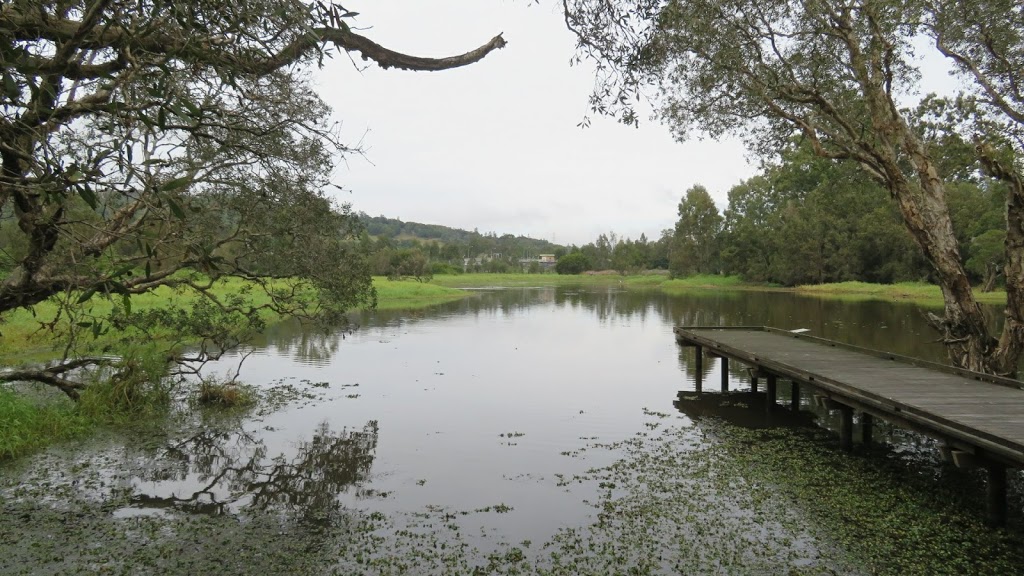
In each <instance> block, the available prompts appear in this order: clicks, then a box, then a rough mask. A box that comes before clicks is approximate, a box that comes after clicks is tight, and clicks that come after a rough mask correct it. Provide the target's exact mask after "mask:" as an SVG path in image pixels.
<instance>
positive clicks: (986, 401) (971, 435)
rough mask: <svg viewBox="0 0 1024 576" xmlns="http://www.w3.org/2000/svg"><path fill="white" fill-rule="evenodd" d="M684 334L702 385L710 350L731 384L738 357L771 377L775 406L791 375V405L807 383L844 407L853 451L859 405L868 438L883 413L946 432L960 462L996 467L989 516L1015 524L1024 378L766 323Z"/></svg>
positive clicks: (1023, 452) (842, 431) (1023, 462)
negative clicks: (1010, 480)
mask: <svg viewBox="0 0 1024 576" xmlns="http://www.w3.org/2000/svg"><path fill="white" fill-rule="evenodd" d="M675 335H676V341H677V342H678V343H679V344H681V345H683V346H695V347H696V348H697V366H696V372H697V375H698V376H697V378H698V389H699V388H700V387H701V386H702V383H701V382H700V378H701V376H700V375H701V372H702V366H701V363H702V362H703V356H704V355H705V354H706V355H708V356H711V357H717V358H720V359H721V360H720V361H721V363H722V390H723V391H725V390H727V389H728V374H729V370H728V365H729V364H728V363H729V361H730V360H734V361H737V362H740V363H742V364H744V365H746V366H747V367H748V368H749V370H750V374H751V384H752V388H753V389H754V390H756V389H757V386H758V382H759V380H760V379H764V381H765V395H766V400H767V402H766V403H765V406H766V407H767V409H768V410H776V409H778V407H779V405H778V402H777V400H778V399H777V398H776V395H777V394H776V390H777V381H778V380H779V379H784V380H789V381H791V382H792V383H793V385H792V396H791V398H790V399H789V400H790V402H789V405H790V407H791V408H792V409H796V410H798V409H799V406H800V394H801V389H803V390H805V391H806V392H805V393H806V394H809V395H810V396H811V397H812V398H813V399H814V401H815V402H816V403H818V404H819V405H824V406H826V407H828V408H829V409H835V410H839V411H840V414H841V418H840V428H839V443H840V446H841V447H842V448H843V449H844V450H851V449H852V448H853V444H854V438H853V418H854V412H858V413H859V414H860V421H861V437H860V441H861V442H864V443H870V442H871V429H872V423H873V419H874V418H881V419H884V420H886V421H889V422H892V423H893V424H896V425H898V426H902V427H905V428H909V429H912V430H915V431H918V432H920V433H922V434H925V435H927V436H931V437H933V438H937V439H939V440H940V441H942V442H943V445H944V448H943V455H944V456H945V457H947V458H948V459H950V460H951V461H952V462H954V463H955V464H956V465H957V466H959V467H962V468H974V467H982V468H985V469H986V470H987V471H988V485H987V492H988V498H987V507H988V518H989V521H990V522H991V523H992V524H995V525H1002V524H1004V523H1005V522H1006V513H1007V504H1006V473H1007V469H1008V468H1024V390H1022V389H1021V382H1019V381H1017V380H1012V379H1009V378H1001V377H998V376H991V375H988V374H981V373H977V372H971V371H969V370H962V369H958V368H953V367H950V366H945V365H942V364H936V363H934V362H926V361H923V360H918V359H914V358H908V357H905V356H899V355H897V354H890V353H888V352H880V351H877V350H870V349H867V348H860V347H857V346H851V345H849V344H843V343H841V342H834V341H831V340H825V339H823V338H816V337H813V336H809V335H806V334H798V333H793V332H789V331H786V330H779V329H776V328H767V327H763V326H755V327H690V326H684V327H678V328H676V329H675Z"/></svg>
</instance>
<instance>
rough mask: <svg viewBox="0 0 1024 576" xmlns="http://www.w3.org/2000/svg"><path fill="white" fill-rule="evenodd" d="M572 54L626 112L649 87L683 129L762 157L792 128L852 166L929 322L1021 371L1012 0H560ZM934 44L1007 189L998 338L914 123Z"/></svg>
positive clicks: (1021, 215) (990, 368)
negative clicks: (906, 237)
mask: <svg viewBox="0 0 1024 576" xmlns="http://www.w3.org/2000/svg"><path fill="white" fill-rule="evenodd" d="M565 10H566V20H567V23H568V25H569V27H570V28H571V29H573V30H574V31H575V32H576V33H577V34H578V36H579V46H580V50H581V55H585V56H589V57H593V58H594V59H596V60H597V62H599V68H598V83H597V89H596V90H595V93H594V97H593V105H594V107H595V109H596V110H598V111H600V112H605V113H609V114H617V115H619V116H620V117H621V118H622V119H623V120H625V121H626V122H635V121H636V119H637V112H636V109H635V108H634V106H633V103H634V102H636V98H635V96H637V95H638V94H639V93H641V92H643V90H644V87H646V86H657V87H658V93H657V96H656V97H655V101H656V104H657V108H658V110H659V114H660V117H661V118H662V119H663V120H664V121H665V122H666V123H668V124H669V125H670V126H671V127H672V128H673V130H674V131H675V133H676V134H677V135H678V136H679V137H685V136H687V135H688V134H689V133H690V132H691V131H694V130H699V131H701V132H703V133H705V134H707V135H710V136H711V137H718V136H721V135H723V134H726V133H732V134H739V135H741V136H743V137H745V138H746V140H747V141H748V142H749V144H750V146H752V148H753V149H754V150H756V151H758V152H760V153H762V154H763V155H765V156H770V155H772V154H774V153H776V152H777V151H778V150H780V149H782V148H783V147H784V146H785V145H786V143H787V142H789V141H791V139H792V138H794V137H797V138H799V139H802V140H803V141H805V142H808V143H809V144H810V145H811V146H812V148H813V150H814V151H815V153H816V154H818V155H819V156H822V157H825V158H829V159H832V160H836V161H843V162H852V163H854V164H856V165H858V166H859V167H860V168H861V169H863V170H864V171H865V172H866V173H867V174H869V175H870V176H871V177H872V178H874V179H875V180H876V181H878V182H879V183H880V184H882V185H883V186H884V187H885V188H886V190H888V192H889V194H890V196H891V197H892V199H893V201H894V202H895V203H896V205H897V206H898V208H899V211H900V214H901V215H902V218H903V222H904V224H905V226H906V227H907V229H908V230H909V231H910V233H911V235H912V236H913V238H914V240H915V241H916V243H917V244H918V245H919V246H920V248H921V250H922V251H923V254H924V255H925V257H926V258H927V259H928V261H929V262H930V264H931V266H932V268H933V269H934V276H935V278H936V280H937V282H938V284H939V285H940V287H941V289H942V294H943V299H944V304H945V313H944V315H943V316H942V317H937V316H933V317H932V320H933V324H934V326H935V327H936V328H937V329H938V330H939V331H940V333H941V335H942V338H943V341H944V342H945V344H946V346H947V348H948V351H949V354H950V358H951V360H952V361H953V363H954V364H956V365H958V366H962V367H966V368H970V369H974V370H980V371H985V372H990V373H998V374H1015V373H1016V367H1017V363H1018V360H1019V358H1020V355H1021V352H1022V350H1024V186H1021V183H1022V182H1024V180H1022V179H1021V177H1020V174H1021V170H1020V162H1019V161H1018V160H1017V158H1018V157H1019V154H1018V153H1019V152H1020V150H1021V145H1020V139H1019V138H1015V137H1017V136H1018V131H1016V129H1018V128H1019V127H1020V126H1021V125H1022V124H1021V122H1020V120H1021V117H1020V116H1018V115H1017V114H1018V113H1020V112H1021V107H1020V104H1021V102H1022V100H1021V99H1020V91H1019V88H1020V81H1021V74H1024V72H1022V70H1024V67H1022V66H1021V59H1022V58H1024V50H1022V46H1024V44H1022V18H1024V17H1022V10H1024V9H1022V7H1021V6H1020V4H1019V3H1016V2H1012V1H1010V0H1006V1H995V0H992V1H989V0H982V1H980V2H970V3H966V2H956V1H953V0H949V1H944V0H938V1H935V2H928V1H926V0H920V1H918V0H668V1H663V0H635V1H627V0H617V1H610V2H609V1H605V0H565ZM929 37H930V38H932V39H933V40H934V41H935V43H936V45H937V46H938V47H939V49H940V51H942V52H943V53H945V54H946V55H947V56H949V57H950V58H953V59H954V61H955V62H957V63H958V65H959V66H960V70H961V71H963V72H964V74H965V76H967V77H969V78H970V79H971V81H972V82H973V86H975V87H976V88H977V90H975V91H974V92H976V100H975V101H977V98H980V102H981V105H980V106H976V107H975V110H976V111H977V114H976V115H974V119H975V120H977V122H975V125H979V126H980V125H984V126H986V127H987V128H988V129H987V130H985V131H984V132H979V133H978V134H977V139H976V145H977V151H978V159H979V161H980V167H981V168H982V169H983V170H984V171H985V172H986V173H987V174H989V175H991V176H993V177H995V178H999V179H1000V180H1002V181H1004V182H1007V183H1009V185H1008V186H1007V190H1008V192H1007V206H1008V209H1007V212H1006V229H1007V236H1006V246H1005V248H1006V252H1007V255H1006V258H1005V271H1004V274H1005V277H1006V284H1007V292H1008V305H1007V308H1006V314H1005V317H1006V318H1005V322H1004V328H1003V331H1002V334H1001V335H999V336H998V337H997V336H995V335H993V334H992V333H991V332H990V329H989V327H988V326H987V325H986V322H985V319H984V316H983V314H982V312H981V308H980V307H979V305H978V303H977V301H976V300H975V298H974V296H973V294H972V292H971V285H970V283H969V282H968V275H967V272H966V270H965V267H964V263H963V261H962V258H961V252H960V247H959V246H958V244H957V241H956V236H955V234H954V230H953V226H952V222H951V218H950V211H949V207H948V205H947V201H946V185H947V184H946V180H945V177H946V174H944V173H943V169H942V168H943V167H942V166H941V165H940V163H939V162H937V161H936V159H935V158H934V155H933V152H932V145H933V143H934V142H933V140H932V138H934V137H935V136H936V133H935V132H934V131H929V130H926V129H925V128H924V127H922V126H921V125H920V124H919V123H916V122H914V121H913V115H912V114H910V113H908V112H907V111H906V108H905V107H906V104H907V103H908V102H910V101H912V99H913V98H914V97H915V96H916V91H917V85H918V80H919V78H920V70H919V69H918V67H917V66H918V60H917V59H916V54H917V52H918V51H919V49H920V45H921V42H919V41H918V40H920V39H927V38H929Z"/></svg>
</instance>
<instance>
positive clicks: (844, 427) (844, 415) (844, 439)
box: [839, 405, 853, 452]
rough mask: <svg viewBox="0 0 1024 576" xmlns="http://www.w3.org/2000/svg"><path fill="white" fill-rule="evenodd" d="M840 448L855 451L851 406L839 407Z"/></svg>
mask: <svg viewBox="0 0 1024 576" xmlns="http://www.w3.org/2000/svg"><path fill="white" fill-rule="evenodd" d="M839 447H840V448H842V449H843V450H844V451H846V452H849V451H851V450H853V408H850V407H849V406H843V405H841V406H839Z"/></svg>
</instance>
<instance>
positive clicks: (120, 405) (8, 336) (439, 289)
mask: <svg viewBox="0 0 1024 576" xmlns="http://www.w3.org/2000/svg"><path fill="white" fill-rule="evenodd" d="M374 287H375V288H376V289H377V297H378V309H383V310H393V309H411V308H423V307H426V306H431V305H434V304H439V303H442V302H450V301H452V300H457V299H459V298H464V297H466V296H467V295H468V293H467V292H465V291H463V290H456V289H454V288H446V287H443V286H438V285H433V284H424V283H420V282H415V281H411V280H410V281H398V282H396V281H390V280H387V279H385V278H374ZM244 288H245V286H244V284H243V283H242V282H241V281H238V280H234V279H232V280H228V281H225V282H220V283H218V284H216V285H215V287H214V289H213V292H214V293H215V294H217V295H218V296H220V297H227V296H231V295H234V294H239V293H241V292H242V291H243V290H244ZM195 297H196V296H191V295H184V294H181V293H179V292H176V291H174V290H172V289H170V288H160V289H158V290H156V291H154V292H152V293H149V294H144V295H141V296H137V297H135V298H133V299H132V310H133V311H140V312H141V311H145V310H151V309H154V308H157V307H166V306H168V305H169V304H173V303H179V304H182V305H188V304H189V303H190V300H191V299H192V298H195ZM250 297H251V298H252V300H253V303H254V304H255V305H260V304H262V303H266V301H267V297H266V295H265V294H261V293H260V292H259V291H254V292H252V293H250ZM89 305H90V306H91V310H90V314H91V315H93V316H95V317H106V316H109V315H110V313H111V312H112V311H113V307H114V303H113V302H111V301H109V300H107V299H104V298H101V297H96V298H93V299H92V300H91V301H90V303H89ZM57 313H58V306H57V304H56V303H53V302H44V303H42V304H39V305H37V306H36V307H35V308H34V309H33V310H31V311H29V310H17V311H15V312H13V313H11V314H8V315H6V316H5V318H4V320H5V322H4V323H3V324H0V334H2V336H0V350H2V352H0V365H4V364H7V365H13V364H22V363H25V362H37V361H38V362H42V361H46V360H49V359H51V358H53V357H55V356H57V355H58V354H59V352H58V351H57V350H56V349H55V342H54V340H53V337H52V335H51V334H50V333H49V332H48V331H46V330H41V329H40V322H51V321H53V319H54V317H55V316H56V314H57ZM279 319H280V318H279V317H278V316H277V315H276V314H274V313H273V312H270V311H267V312H266V313H265V314H264V320H266V321H267V323H268V324H272V323H274V322H276V321H278V320H279ZM158 336H159V335H158ZM176 336H177V335H174V334H167V335H165V338H166V342H165V344H166V345H170V344H171V343H172V342H173V341H174V340H175V339H177V338H176ZM97 344H100V345H103V344H111V345H114V346H115V348H116V349H117V350H121V349H122V348H121V343H120V342H119V341H118V336H117V335H115V334H110V335H105V336H100V337H99V338H98V339H97ZM152 344H153V345H155V346H160V344H161V341H159V340H158V341H156V342H153V343H152ZM146 380H148V378H143V379H142V380H141V381H140V383H139V384H138V385H137V388H135V389H132V390H127V389H125V388H124V387H123V386H121V387H120V388H118V387H115V386H112V385H111V384H110V383H105V382H97V383H94V384H93V385H91V386H90V387H89V388H88V389H87V390H86V391H85V392H84V393H83V394H82V398H81V400H80V401H79V402H78V403H74V402H71V401H70V400H69V399H68V398H67V397H65V396H64V395H63V394H61V393H59V392H56V391H55V390H53V389H50V388H48V387H45V386H42V385H39V386H35V385H29V386H23V387H19V389H17V390H16V389H13V388H11V387H7V386H0V460H3V459H7V458H13V457H17V456H20V455H23V454H26V453H30V452H33V451H35V450H38V449H39V448H42V447H44V446H47V445H49V444H52V443H54V442H58V441H61V440H67V439H71V438H75V437H80V436H82V435H85V434H88V433H90V432H92V431H94V430H95V429H96V428H97V427H101V426H109V425H117V424H122V423H126V422H130V421H133V420H138V419H139V414H140V411H142V412H151V413H153V414H150V415H156V413H157V412H160V411H161V409H162V408H166V407H167V406H168V405H170V403H171V402H170V396H169V394H168V393H167V391H162V390H160V387H159V385H153V384H152V383H150V382H146Z"/></svg>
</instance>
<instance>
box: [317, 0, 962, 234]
mask: <svg viewBox="0 0 1024 576" xmlns="http://www.w3.org/2000/svg"><path fill="white" fill-rule="evenodd" d="M531 4H532V5H531ZM345 6H346V7H347V8H348V9H350V10H354V11H357V12H359V13H360V16H359V18H358V19H357V22H356V23H357V25H359V26H363V27H367V28H368V29H366V30H364V32H363V33H364V34H365V35H367V36H368V37H370V38H372V39H374V40H375V41H377V42H379V43H381V44H383V45H385V46H388V47H389V48H393V49H396V50H400V51H403V52H407V53H412V54H417V55H422V56H448V55H452V54H459V53H462V52H465V51H467V50H470V49H473V48H476V47H477V46H479V45H481V44H483V43H485V42H486V41H487V40H489V39H490V38H491V37H492V36H494V35H495V34H497V33H498V32H504V35H505V39H506V40H507V41H508V43H509V44H508V46H507V47H506V48H505V49H503V50H499V51H496V52H493V53H492V54H491V55H489V56H488V57H487V58H485V59H484V60H483V61H481V62H479V63H477V64H474V65H472V66H468V67H465V68H460V69H457V70H449V71H445V72H435V73H424V72H420V73H414V72H403V71H394V70H380V69H379V68H376V67H373V66H368V67H365V69H364V70H362V71H359V70H357V69H355V68H354V67H353V65H352V63H351V62H350V61H349V60H348V58H346V57H345V56H344V55H341V56H339V57H336V58H335V59H334V60H333V61H330V62H328V63H327V65H326V67H325V68H324V69H323V70H321V71H319V72H317V75H316V83H317V86H318V88H319V90H320V92H321V94H322V96H323V97H324V98H325V100H327V102H328V103H329V104H330V105H331V106H332V107H333V108H334V110H335V116H336V120H337V121H339V122H342V123H343V133H344V134H345V135H346V136H347V137H348V140H349V141H350V142H356V141H359V140H362V141H363V145H364V147H365V149H366V158H365V159H364V158H360V157H353V158H350V159H349V160H348V161H347V162H346V163H344V164H342V165H339V166H338V170H337V173H336V174H335V182H337V183H339V184H341V185H343V186H344V187H345V188H346V189H348V190H350V191H351V192H349V193H345V194H341V195H340V197H341V199H342V200H343V201H346V202H351V203H352V205H353V207H354V208H355V209H356V210H361V211H364V212H366V213H368V214H370V215H374V216H376V215H381V214H382V215H385V216H389V217H392V218H401V219H402V220H406V221H416V222H425V223H434V224H444V225H448V226H454V227H458V228H466V229H473V228H478V229H479V230H480V231H481V232H496V233H498V234H505V233H512V234H523V235H528V236H533V237H537V238H546V239H549V240H554V241H556V242H558V243H561V244H570V243H575V244H585V243H587V242H591V241H593V240H594V239H595V238H596V236H597V235H598V234H599V233H601V232H608V231H615V232H616V233H617V234H619V235H620V236H629V237H632V238H636V237H638V236H639V235H640V233H641V232H643V233H646V234H647V236H648V237H649V238H652V239H654V238H657V237H658V236H659V234H660V231H661V230H662V229H665V228H669V227H671V226H673V224H674V222H675V220H676V207H677V205H678V203H679V199H680V198H681V197H682V195H683V193H684V192H685V191H686V189H687V188H689V187H690V186H692V185H694V184H697V183H699V184H703V185H704V186H706V187H707V188H708V190H709V191H710V192H711V195H712V196H713V197H714V198H715V200H716V202H717V203H718V205H719V206H720V207H721V208H724V207H725V205H726V200H727V197H726V193H727V192H728V190H729V188H731V187H732V186H733V185H734V184H736V183H738V182H739V181H741V180H743V179H745V178H748V177H750V176H751V175H753V174H754V173H755V171H756V167H755V164H754V163H753V162H751V161H748V157H747V155H746V153H745V152H744V148H743V146H742V144H740V143H739V142H737V141H724V142H714V141H691V142H688V143H686V144H679V143H677V142H674V141H673V140H672V138H671V137H670V136H669V133H668V131H667V130H666V129H665V128H664V127H662V126H660V125H658V124H656V123H652V122H650V121H648V122H646V123H644V124H642V125H641V126H640V128H639V129H637V128H630V127H626V126H622V125H620V124H617V123H616V122H614V121H613V120H611V119H608V118H601V117H594V118H592V125H591V127H590V128H587V129H581V128H578V127H577V124H578V123H579V122H580V120H582V119H583V117H584V116H586V115H587V114H588V112H589V109H588V106H587V98H588V96H589V94H590V89H591V87H592V86H593V75H592V69H591V68H590V67H589V66H579V67H570V66H569V61H570V59H571V58H572V56H573V54H574V51H575V49H574V46H575V43H574V38H573V35H572V34H571V33H570V32H569V31H568V30H567V29H566V28H565V24H564V22H563V20H562V16H561V12H560V10H559V9H560V6H561V2H557V1H555V0H542V2H540V3H539V4H537V3H533V2H530V1H528V0H432V1H430V2H425V1H423V0H388V1H380V0H378V1H368V0H362V1H360V0H351V1H346V2H345ZM919 48H920V50H919V53H921V54H926V55H927V54H929V53H934V50H932V49H931V48H930V47H929V46H926V45H925V44H922V45H921V46H920V47H919ZM921 64H922V67H923V71H924V78H923V81H922V83H921V86H920V89H921V92H929V91H938V92H942V93H949V92H950V91H952V89H953V87H954V84H955V83H953V82H952V80H951V79H950V78H949V76H948V66H947V65H946V63H945V62H944V61H942V60H941V59H938V58H936V57H930V56H925V59H924V60H923V61H922V62H921ZM910 99H911V100H912V99H913V96H911V97H910ZM909 103H910V102H909V101H908V104H909Z"/></svg>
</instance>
